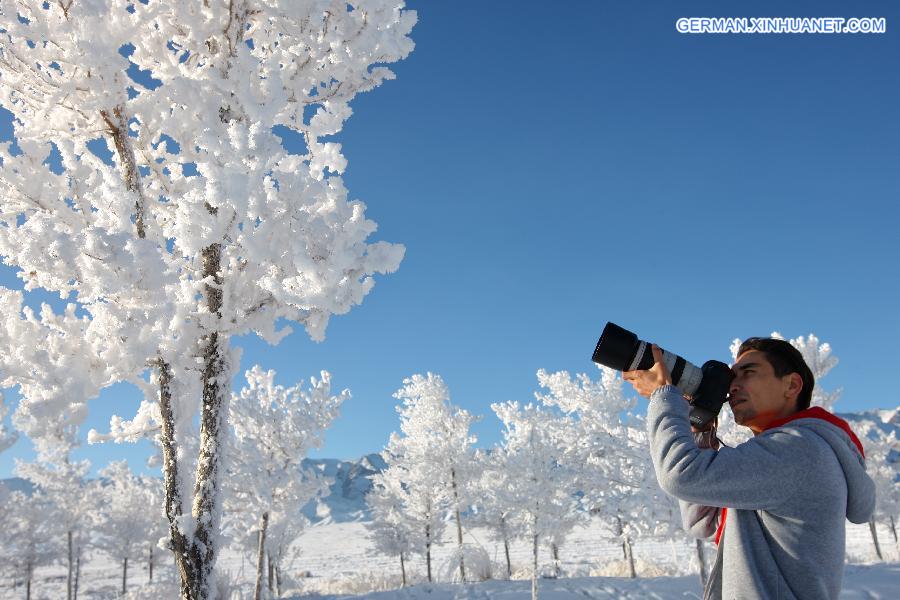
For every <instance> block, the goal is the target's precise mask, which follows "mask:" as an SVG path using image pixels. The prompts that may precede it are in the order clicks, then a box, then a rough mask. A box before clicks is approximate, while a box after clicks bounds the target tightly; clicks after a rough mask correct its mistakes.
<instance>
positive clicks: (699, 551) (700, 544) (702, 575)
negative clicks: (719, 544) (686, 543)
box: [694, 538, 709, 589]
mask: <svg viewBox="0 0 900 600" xmlns="http://www.w3.org/2000/svg"><path fill="white" fill-rule="evenodd" d="M694 541H695V542H696V544H697V561H698V562H699V563H700V589H705V588H706V579H707V577H709V572H708V571H707V569H706V556H705V555H704V554H703V540H701V539H699V538H696V539H695V540H694Z"/></svg>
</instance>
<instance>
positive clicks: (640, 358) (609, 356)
mask: <svg viewBox="0 0 900 600" xmlns="http://www.w3.org/2000/svg"><path fill="white" fill-rule="evenodd" d="M660 350H662V353H663V363H665V365H666V369H667V370H668V371H669V376H670V377H671V378H672V385H676V386H678V387H679V388H680V389H681V393H682V394H684V395H685V396H693V395H694V394H695V393H696V392H697V388H698V387H700V382H701V381H702V380H703V373H702V371H701V370H700V369H699V368H698V367H696V366H694V365H693V364H691V363H689V362H688V361H686V360H684V359H683V358H681V357H680V356H678V355H677V354H672V353H671V352H668V351H666V350H663V349H662V348H660ZM591 359H592V360H593V361H594V362H595V363H598V364H601V365H605V366H607V367H610V368H611V369H615V370H617V371H646V370H647V369H649V368H650V367H652V366H653V363H654V362H655V361H654V360H653V348H652V347H651V344H648V343H647V342H645V341H644V340H640V339H638V336H636V335H635V334H633V333H631V332H630V331H628V330H627V329H624V328H622V327H619V326H618V325H616V324H615V323H607V324H606V327H604V328H603V333H602V334H600V340H599V341H598V342H597V348H596V349H595V350H594V356H592V357H591Z"/></svg>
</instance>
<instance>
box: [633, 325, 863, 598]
mask: <svg viewBox="0 0 900 600" xmlns="http://www.w3.org/2000/svg"><path fill="white" fill-rule="evenodd" d="M653 357H654V359H655V361H656V362H655V364H654V365H653V367H651V368H650V369H648V370H646V371H627V372H625V373H624V374H623V376H624V378H625V380H626V381H629V382H631V384H632V385H633V386H634V388H635V390H636V391H637V392H638V393H639V394H640V395H642V396H644V397H646V398H649V399H650V407H649V409H648V413H647V423H648V428H649V434H650V452H651V455H652V459H653V466H654V469H655V471H656V477H657V479H658V480H659V484H660V486H661V487H662V489H663V490H665V491H666V492H667V493H669V494H671V495H673V496H675V497H676V498H678V500H679V504H680V505H681V513H682V519H683V522H684V527H685V529H687V530H688V531H689V532H690V533H691V534H692V535H694V536H696V537H699V538H709V537H713V536H715V540H716V543H717V544H718V549H717V552H716V559H715V563H714V565H713V568H712V571H711V573H710V576H709V580H708V581H707V584H706V590H705V593H704V598H725V599H727V600H732V599H735V598H742V599H743V598H747V599H750V598H753V599H757V598H759V599H763V598H784V599H788V598H815V599H822V598H837V597H838V594H839V593H840V589H841V578H842V575H843V570H844V552H845V549H844V544H845V525H846V521H845V520H846V519H849V520H850V521H851V522H853V523H865V522H866V521H868V519H869V518H870V517H871V515H872V511H873V509H874V506H875V489H874V484H873V483H872V480H871V479H870V478H869V476H868V475H867V474H866V471H865V462H864V456H863V449H862V445H861V444H860V442H859V439H858V438H857V437H856V435H854V433H853V432H852V431H851V429H850V427H849V425H847V423H846V422H845V421H844V420H842V419H840V418H838V417H836V416H834V415H832V414H831V413H829V412H828V411H826V410H824V409H822V408H820V407H815V408H809V404H810V400H811V398H812V389H813V385H814V380H813V375H812V372H811V371H810V369H809V367H808V366H807V365H806V363H805V361H804V360H803V356H802V355H801V354H800V352H799V351H798V350H797V349H796V348H794V347H793V346H791V344H790V343H788V342H786V341H784V340H778V339H772V338H750V339H748V340H746V341H745V342H744V343H743V344H742V345H741V347H740V349H739V350H738V357H737V361H736V362H735V363H734V365H733V366H732V372H733V373H734V380H733V381H732V383H731V386H730V388H729V394H728V402H729V405H730V406H731V410H732V412H733V413H734V418H735V421H736V422H737V424H738V425H742V426H744V427H748V428H749V429H750V430H751V431H752V432H753V434H754V437H753V438H752V439H750V440H748V441H747V442H745V443H743V444H740V445H739V446H737V447H736V448H729V447H727V446H721V447H719V444H718V440H717V439H716V437H715V430H714V429H711V430H709V431H705V432H698V431H692V428H691V424H690V421H689V418H688V414H689V409H690V406H689V405H688V402H687V401H686V400H685V398H684V397H683V396H682V393H681V391H680V390H679V389H678V388H677V387H675V386H673V385H672V384H671V378H670V375H669V373H668V371H667V369H666V366H665V364H664V363H663V360H662V352H661V351H660V349H659V348H657V347H656V346H653ZM726 507H727V508H726ZM726 523H727V524H726Z"/></svg>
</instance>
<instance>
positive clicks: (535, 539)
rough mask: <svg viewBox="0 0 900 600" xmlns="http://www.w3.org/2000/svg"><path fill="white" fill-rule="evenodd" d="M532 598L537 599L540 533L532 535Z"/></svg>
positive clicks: (535, 521) (535, 522)
mask: <svg viewBox="0 0 900 600" xmlns="http://www.w3.org/2000/svg"><path fill="white" fill-rule="evenodd" d="M534 525H535V531H537V517H535V518H534ZM531 559H532V560H531V600H537V597H538V590H537V570H538V535H537V533H535V534H534V535H532V536H531Z"/></svg>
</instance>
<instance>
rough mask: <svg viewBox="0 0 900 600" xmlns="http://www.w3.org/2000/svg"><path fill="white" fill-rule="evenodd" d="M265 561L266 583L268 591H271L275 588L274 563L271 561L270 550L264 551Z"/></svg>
mask: <svg viewBox="0 0 900 600" xmlns="http://www.w3.org/2000/svg"><path fill="white" fill-rule="evenodd" d="M266 562H267V564H268V565H269V569H268V574H267V575H266V583H267V584H268V587H269V592H273V591H274V590H275V563H273V562H272V553H271V552H266Z"/></svg>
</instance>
